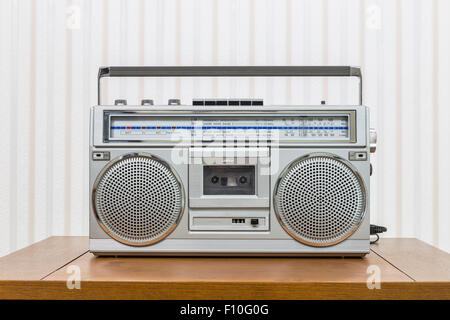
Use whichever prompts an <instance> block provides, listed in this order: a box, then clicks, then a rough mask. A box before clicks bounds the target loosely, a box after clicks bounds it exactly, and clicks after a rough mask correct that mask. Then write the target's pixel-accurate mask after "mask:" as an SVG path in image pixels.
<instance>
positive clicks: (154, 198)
mask: <svg viewBox="0 0 450 320" xmlns="http://www.w3.org/2000/svg"><path fill="white" fill-rule="evenodd" d="M96 185H97V186H96V188H95V189H94V194H93V197H94V199H93V200H94V206H95V209H96V213H97V217H98V219H99V220H100V222H101V223H100V224H101V226H102V228H103V229H104V230H105V231H106V232H108V233H109V234H110V235H111V237H113V238H115V239H116V240H118V241H120V242H123V243H126V244H130V245H147V244H150V243H154V242H157V241H159V240H161V239H162V238H164V237H165V236H167V235H168V234H169V233H170V232H171V231H172V230H173V228H174V227H175V226H176V224H177V222H178V219H179V217H180V215H181V213H182V211H183V190H182V187H181V183H180V181H179V180H178V178H177V176H176V175H175V174H174V172H173V171H172V170H171V169H170V168H169V167H168V166H167V165H166V164H165V163H164V162H162V161H161V160H159V159H156V158H154V157H152V156H150V155H142V154H139V155H128V156H125V157H122V158H120V159H118V160H116V161H113V162H111V163H110V165H108V166H107V167H106V168H105V169H104V170H103V171H102V173H101V174H100V175H99V177H98V179H97V183H96Z"/></svg>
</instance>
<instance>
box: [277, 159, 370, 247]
mask: <svg viewBox="0 0 450 320" xmlns="http://www.w3.org/2000/svg"><path fill="white" fill-rule="evenodd" d="M316 157H327V158H331V159H334V160H336V161H340V162H342V163H343V164H344V165H346V166H347V167H348V168H349V169H350V170H351V171H352V173H353V174H354V175H355V176H356V178H357V180H358V182H359V184H360V186H361V191H362V194H363V198H364V205H363V210H362V213H361V218H360V219H359V221H358V222H357V223H356V224H355V225H354V226H353V228H352V229H351V230H350V231H349V232H348V234H347V235H345V236H344V237H342V238H339V239H337V240H334V241H330V242H326V243H317V242H311V241H307V240H305V239H302V238H300V237H299V236H297V235H296V234H295V233H294V232H293V231H291V230H290V229H289V228H288V227H287V226H286V224H285V223H284V222H283V220H282V219H281V216H280V214H279V212H278V210H277V208H278V201H277V199H276V198H277V197H276V195H277V193H278V188H279V186H280V182H281V180H282V179H283V178H284V177H285V176H286V174H287V173H288V172H289V170H291V169H292V167H293V166H294V165H296V164H297V163H299V162H300V161H303V160H306V159H309V158H316ZM272 200H273V211H274V212H275V216H276V217H277V220H278V223H279V224H280V226H281V227H282V228H283V230H284V231H286V232H287V233H288V234H289V235H290V236H291V237H292V238H293V239H294V240H297V241H298V242H300V243H303V244H305V245H308V246H311V247H330V246H333V245H336V244H338V243H340V242H342V241H344V240H346V239H347V238H349V237H350V236H351V235H353V234H354V233H355V232H356V230H358V228H359V227H360V226H361V223H362V222H363V220H364V218H365V216H366V212H367V188H366V184H365V182H364V179H363V178H362V177H361V175H360V174H359V172H358V170H357V169H356V168H355V167H354V166H353V165H352V164H351V163H350V162H349V161H348V160H346V159H344V158H342V157H340V156H338V155H336V154H333V153H329V152H312V153H308V154H306V155H304V156H301V157H299V158H296V159H294V160H293V161H291V162H290V163H289V164H288V165H287V166H286V167H285V168H284V169H283V170H282V171H281V173H280V174H279V176H278V179H277V182H276V183H275V187H274V190H273V195H272Z"/></svg>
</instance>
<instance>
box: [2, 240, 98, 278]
mask: <svg viewBox="0 0 450 320" xmlns="http://www.w3.org/2000/svg"><path fill="white" fill-rule="evenodd" d="M88 248H89V239H88V237H50V238H47V239H45V240H42V241H39V242H37V243H35V244H32V245H31V246H28V247H25V248H23V249H21V250H18V251H16V252H13V253H11V254H9V255H7V256H4V257H2V258H0V281H4V280H41V279H43V278H44V277H45V276H47V275H48V274H50V273H52V272H54V271H55V270H57V269H59V268H61V267H63V266H64V265H65V264H66V263H69V262H70V261H72V260H74V259H76V258H78V257H79V256H81V255H83V254H84V253H86V252H87V251H88V250H89V249H88Z"/></svg>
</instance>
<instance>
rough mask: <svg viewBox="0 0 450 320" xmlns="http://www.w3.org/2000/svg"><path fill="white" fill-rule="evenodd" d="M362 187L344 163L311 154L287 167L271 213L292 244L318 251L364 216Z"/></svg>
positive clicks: (344, 234)
mask: <svg viewBox="0 0 450 320" xmlns="http://www.w3.org/2000/svg"><path fill="white" fill-rule="evenodd" d="M365 207H366V192H365V187H364V183H363V181H362V179H361V177H360V175H359V174H358V173H357V171H356V170H355V169H353V167H352V166H351V164H349V163H348V162H347V161H345V160H343V159H341V158H338V157H336V156H334V155H332V154H328V153H313V154H310V155H308V156H306V157H303V158H300V159H298V160H296V161H294V162H293V163H291V164H290V165H289V166H288V167H287V168H286V169H285V170H284V171H283V172H282V173H281V175H280V178H279V180H278V181H277V185H276V187H275V190H274V208H275V213H276V215H277V218H278V220H279V222H280V223H281V225H282V227H283V228H284V229H285V230H286V232H288V233H289V234H290V235H291V236H292V237H293V238H295V239H296V240H298V241H300V242H302V243H305V244H307V245H310V246H315V247H320V246H329V245H333V244H336V243H339V242H341V241H343V240H344V239H346V238H347V237H349V236H350V235H351V234H352V233H354V232H355V231H356V229H357V228H358V226H359V224H360V223H361V221H362V218H363V216H364V213H365Z"/></svg>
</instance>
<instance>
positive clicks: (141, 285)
mask: <svg viewBox="0 0 450 320" xmlns="http://www.w3.org/2000/svg"><path fill="white" fill-rule="evenodd" d="M372 248H373V252H371V253H370V254H369V255H367V256H366V257H365V258H293V257H290V258H242V257H239V258H225V257H220V258H206V257H196V258H194V257H121V258H113V257H107V258H106V257H104V258H96V257H94V256H93V255H92V254H90V253H89V252H87V251H88V240H87V237H52V238H49V239H46V240H44V241H41V242H39V243H36V244H34V245H32V246H30V247H27V248H25V249H22V250H20V251H18V252H15V253H13V254H11V255H8V256H5V257H3V258H0V299H230V300H234V299H450V281H449V278H448V267H449V264H450V263H449V260H448V259H449V254H447V253H445V252H443V251H440V250H438V249H436V248H434V247H432V246H429V245H427V244H425V243H423V242H421V241H419V240H416V239H381V240H380V243H379V244H378V245H376V246H373V247H372ZM71 266H76V267H79V270H80V272H81V274H80V276H81V288H80V289H69V287H68V286H67V281H68V280H70V278H69V276H70V275H71V272H70V267H71ZM369 267H370V268H376V269H377V270H379V272H380V280H381V282H380V289H372V290H370V289H368V287H367V282H366V281H367V279H368V277H369V275H370V274H369V273H368V268H369ZM72 268H73V267H72ZM369 270H370V269H369Z"/></svg>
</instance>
